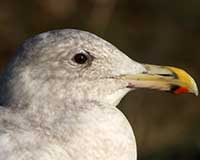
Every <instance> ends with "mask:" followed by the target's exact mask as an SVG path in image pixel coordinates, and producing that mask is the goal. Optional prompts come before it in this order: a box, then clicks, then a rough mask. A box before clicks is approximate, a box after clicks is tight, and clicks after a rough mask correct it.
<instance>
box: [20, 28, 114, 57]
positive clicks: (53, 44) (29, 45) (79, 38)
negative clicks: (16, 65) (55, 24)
mask: <svg viewBox="0 0 200 160" xmlns="http://www.w3.org/2000/svg"><path fill="white" fill-rule="evenodd" d="M76 48H77V49H86V50H89V51H92V52H98V51H101V52H102V53H107V52H112V51H113V50H114V49H116V48H115V47H114V46H113V45H112V44H110V43H109V42H107V41H105V40H103V39H101V38H100V37H98V36H96V35H94V34H91V33H89V32H85V31H79V30H70V29H65V30H55V31H49V32H46V33H42V34H39V35H37V36H35V37H33V38H30V39H28V40H27V41H26V42H25V43H24V44H23V46H22V47H21V51H22V50H25V52H24V53H27V52H28V53H29V55H33V54H38V55H39V54H44V53H46V54H48V53H49V54H50V53H51V52H52V53H54V55H55V54H56V53H59V52H63V51H68V50H73V49H76ZM41 56H42V55H41Z"/></svg>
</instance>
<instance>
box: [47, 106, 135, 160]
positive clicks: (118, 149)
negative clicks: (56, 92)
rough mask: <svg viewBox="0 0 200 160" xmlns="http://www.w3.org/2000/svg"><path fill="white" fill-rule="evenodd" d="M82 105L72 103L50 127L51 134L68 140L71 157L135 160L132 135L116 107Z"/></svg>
mask: <svg viewBox="0 0 200 160" xmlns="http://www.w3.org/2000/svg"><path fill="white" fill-rule="evenodd" d="M84 105H85V106H86V105H88V106H87V107H84V108H79V109H76V108H78V107H77V106H74V109H70V111H69V110H68V112H67V114H66V115H62V116H60V118H59V121H58V120H57V121H55V123H53V124H52V125H51V127H50V128H51V129H52V131H51V133H54V135H52V136H53V137H57V139H58V140H62V141H64V142H65V143H68V145H66V146H68V148H67V149H66V150H67V152H68V154H69V155H70V156H72V157H71V159H77V160H80V159H82V157H84V159H86V160H94V159H95V160H100V159H110V160H114V159H115V160H116V159H120V160H121V159H123V160H130V159H132V160H135V159H134V157H135V156H136V144H135V139H134V135H133V132H132V129H131V126H130V125H129V123H128V121H127V119H126V118H125V117H124V115H123V114H122V113H121V112H120V111H119V110H118V109H117V108H115V107H107V106H97V105H94V104H84ZM75 141H76V142H75ZM77 142H78V143H77ZM61 143H62V142H61ZM100 157H101V158H100Z"/></svg>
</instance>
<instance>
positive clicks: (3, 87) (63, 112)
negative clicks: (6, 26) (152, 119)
mask: <svg viewBox="0 0 200 160" xmlns="http://www.w3.org/2000/svg"><path fill="white" fill-rule="evenodd" d="M137 88H150V89H157V90H161V91H168V92H172V93H175V94H180V93H194V94H195V95H198V89H197V85H196V83H195V81H194V80H193V78H192V77H191V76H190V75H189V74H188V73H186V72H185V71H184V70H181V69H178V68H175V67H170V66H157V65H149V64H142V63H138V62H136V61H133V60H131V59H130V58H129V57H127V56H126V55H125V54H124V53H123V52H122V51H120V50H118V49H117V48H116V47H114V46H113V45H112V44H110V43H109V42H107V41H105V40H103V39H101V38H99V37H98V36H96V35H94V34H91V33H89V32H86V31H80V30H74V29H63V30H54V31H49V32H46V33H41V34H39V35H37V36H35V37H33V38H30V39H28V40H26V41H25V42H24V44H23V45H22V46H21V47H19V48H18V49H17V51H16V56H15V58H14V59H13V60H12V61H11V62H10V63H9V65H8V67H7V68H6V70H5V72H4V73H3V74H2V75H1V78H0V105H1V107H0V160H28V159H30V160H116V159H118V160H136V159H137V149H136V141H135V136H134V133H133V130H132V128H131V126H130V124H129V122H128V120H127V119H126V117H125V116H124V115H123V113H122V112H121V111H120V110H119V109H117V107H116V106H117V105H118V103H119V102H120V100H121V99H122V98H123V97H124V96H125V95H126V94H127V93H128V92H129V91H132V90H135V89H137Z"/></svg>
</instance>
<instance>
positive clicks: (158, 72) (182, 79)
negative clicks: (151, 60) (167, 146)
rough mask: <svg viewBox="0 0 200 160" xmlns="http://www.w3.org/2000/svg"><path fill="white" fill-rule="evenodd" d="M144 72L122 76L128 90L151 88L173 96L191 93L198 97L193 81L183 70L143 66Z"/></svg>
mask: <svg viewBox="0 0 200 160" xmlns="http://www.w3.org/2000/svg"><path fill="white" fill-rule="evenodd" d="M144 67H145V68H146V72H144V73H141V74H135V75H123V76H121V78H122V79H124V80H126V81H128V82H129V86H128V87H130V88H151V89H157V90H162V91H169V92H172V93H175V94H181V93H193V94H195V95H196V96H197V95H198V88H197V85H196V83H195V81H194V79H193V78H192V77H191V76H190V75H189V74H188V73H187V72H185V71H184V70H182V69H179V68H175V67H169V66H156V65H148V64H144Z"/></svg>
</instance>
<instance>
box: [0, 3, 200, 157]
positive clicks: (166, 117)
mask: <svg viewBox="0 0 200 160" xmlns="http://www.w3.org/2000/svg"><path fill="white" fill-rule="evenodd" d="M61 28H77V29H81V30H87V31H89V32H93V33H95V34H97V35H99V36H101V37H103V38H104V39H106V40H108V41H110V42H112V43H113V44H114V45H116V46H117V47H118V48H120V49H121V50H122V51H124V52H125V53H126V54H127V55H128V56H130V57H131V58H133V59H134V60H137V61H139V62H143V63H152V64H162V65H173V66H179V67H181V68H183V69H186V70H187V71H188V72H190V73H191V75H192V76H193V77H195V79H196V81H197V83H198V82H199V81H200V74H199V72H200V1H199V0H151V1H149V0H84V1H83V0H82V1H81V0H29V1H27V0H15V1H13V0H1V4H0V72H2V71H3V68H4V67H5V65H6V64H7V63H8V61H9V59H10V58H12V56H13V55H14V54H15V50H16V48H17V47H18V46H19V45H20V44H21V43H22V42H23V41H24V40H25V39H27V38H28V37H31V36H32V35H35V34H38V33H40V32H44V31H48V30H52V29H61ZM119 108H120V109H121V110H123V112H124V113H125V114H126V116H127V118H128V119H129V121H130V122H131V124H132V126H133V128H134V130H135V134H136V139H137V143H138V152H139V157H138V159H139V160H160V159H162V160H172V159H173V160H188V159H190V160H199V159H200V138H199V135H200V98H199V97H195V96H193V95H181V96H175V95H171V94H169V93H161V92H156V91H149V90H145V91H144V90H138V91H135V92H132V93H130V94H128V96H126V97H125V98H124V99H123V101H122V102H121V103H120V105H119Z"/></svg>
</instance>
